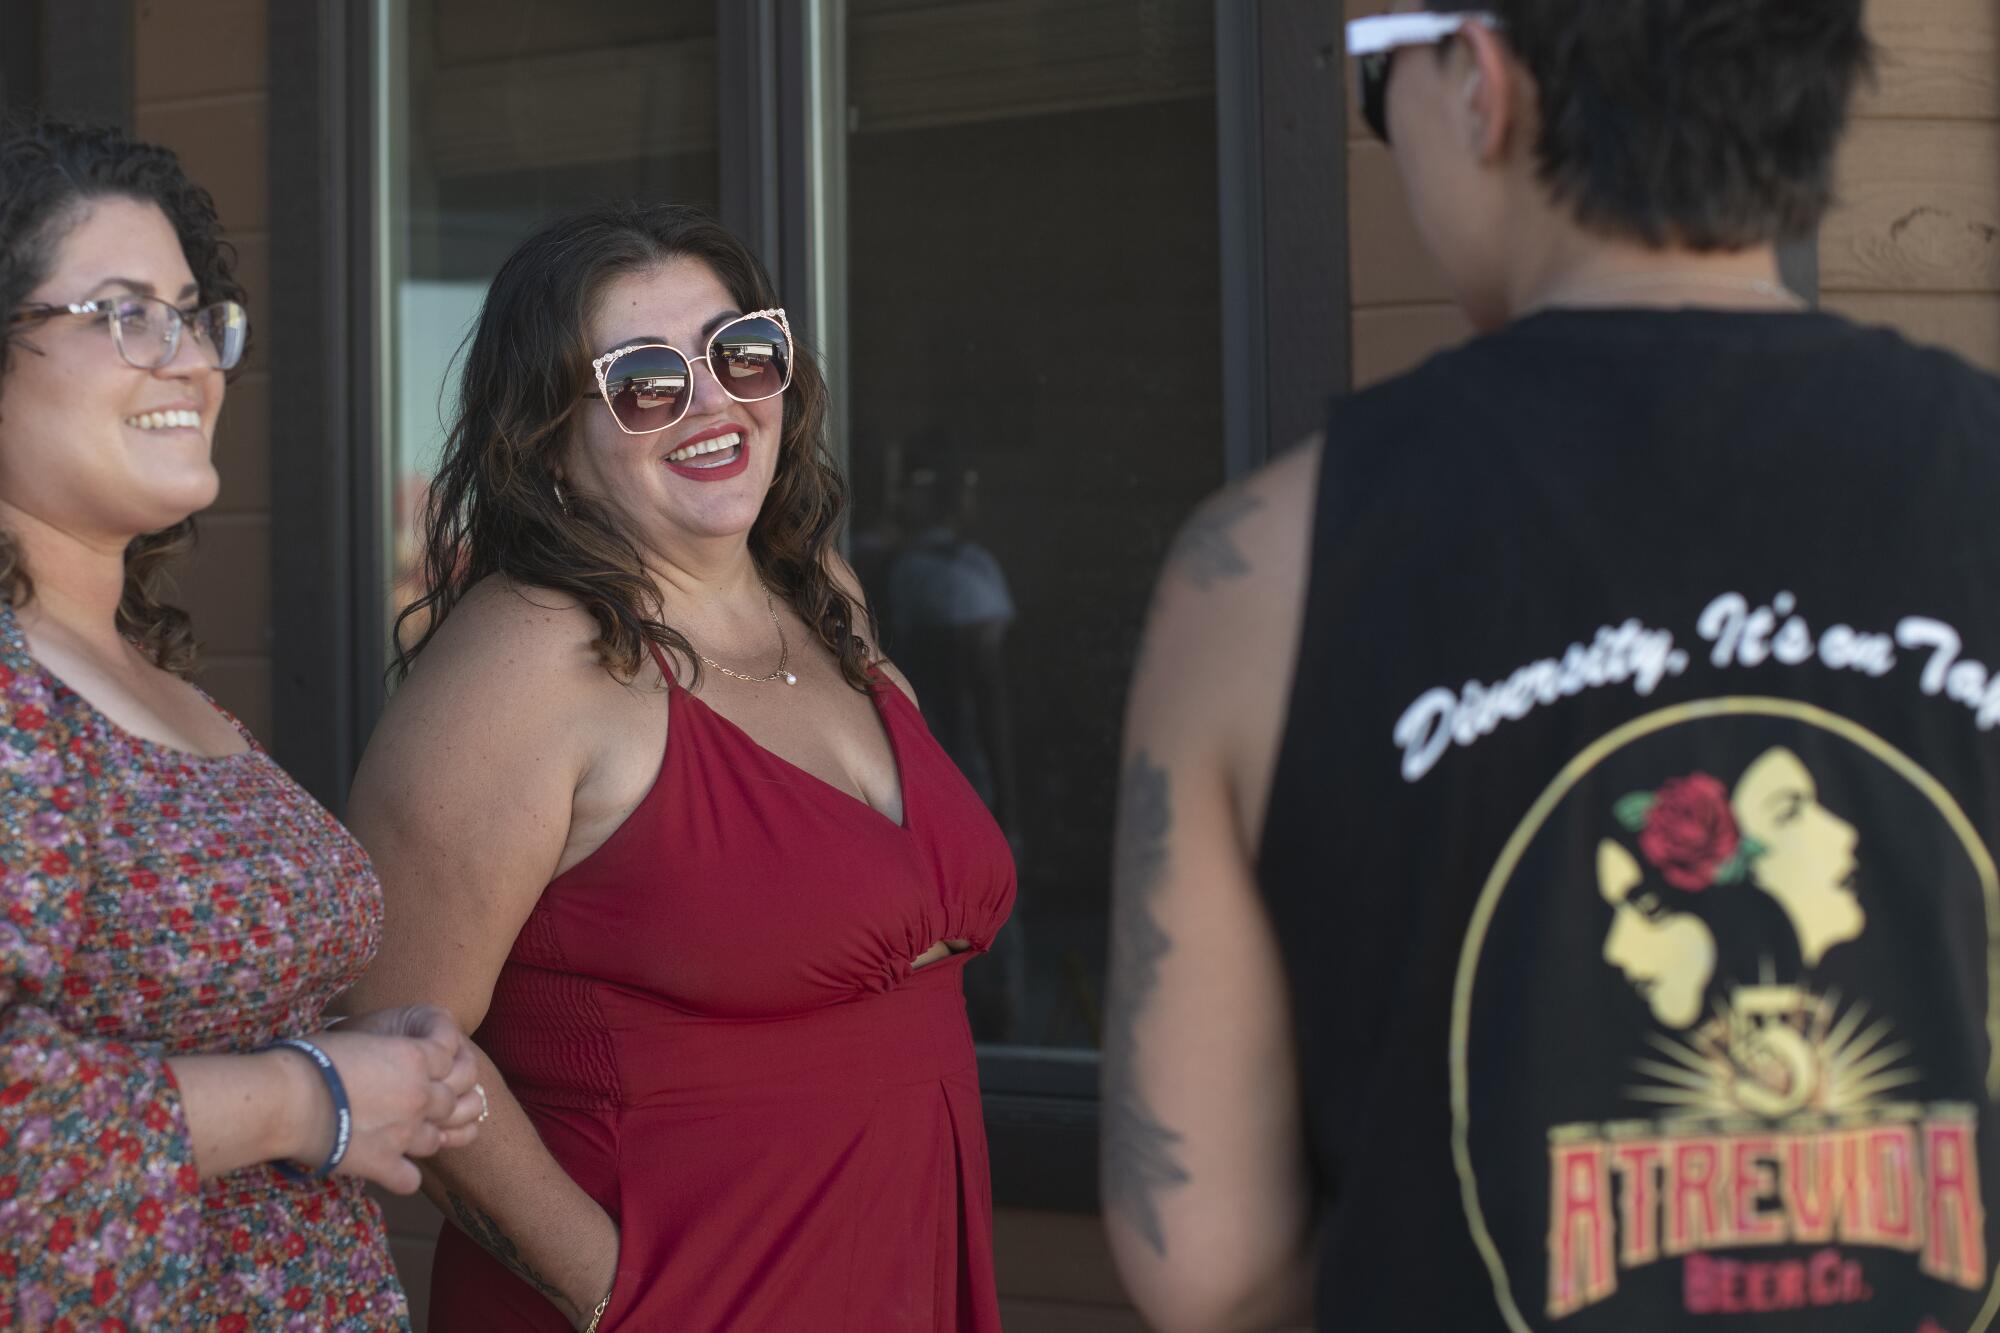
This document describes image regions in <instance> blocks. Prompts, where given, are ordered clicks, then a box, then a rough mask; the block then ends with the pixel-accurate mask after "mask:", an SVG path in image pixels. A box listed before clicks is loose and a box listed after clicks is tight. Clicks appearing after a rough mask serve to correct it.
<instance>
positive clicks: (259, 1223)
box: [0, 607, 409, 1333]
mask: <svg viewBox="0 0 2000 1333" xmlns="http://www.w3.org/2000/svg"><path fill="white" fill-rule="evenodd" d="M232 721H233V719H232ZM245 735H246V737H247V735H248V733H247V732H246V733H245ZM0 912H4V916H0V1329H7V1330H15V1329H20V1330H49V1331H50V1333H58V1331H61V1330H75V1331H76V1333H84V1330H91V1331H93V1333H95V1331H96V1330H128V1329H141V1328H174V1329H200V1330H221V1331H224V1333H228V1331H230V1330H237V1331H240V1333H251V1331H252V1330H254V1331H256V1333H263V1331H264V1330H308V1329H311V1330H318V1329H331V1330H343V1331H347V1330H353V1331H357V1333H358V1331H359V1330H364V1329H365V1330H378V1329H407V1328H408V1327H409V1317H408V1313H407V1310H406V1306H405V1302H404V1298H403V1293H402V1289H401V1288H400V1287H399V1286H398V1285H397V1282H396V1278H395V1274H394V1270H393V1268H392V1266H391V1263H390V1259H389V1250H388V1240H387V1235H386V1232H385V1230H384V1227H383V1222H382V1215H381V1211H380V1210H379V1209H378V1208H377V1207H376V1206H375V1204H374V1203H373V1201H371V1200H370V1199H369V1198H368V1197H367V1196H366V1195H365V1194H364V1193H363V1191H362V1187H361V1184H360V1182H359V1181H357V1180H354V1179H351V1178H343V1179H337V1180H332V1181H324V1182H315V1183H294V1182H289V1181H287V1180H285V1179H284V1178H283V1177H281V1176H280V1175H279V1174H278V1173H277V1172H276V1171H274V1170H272V1169H271V1168H270V1167H268V1166H258V1167H253V1168H250V1169H247V1170H243V1171H239V1172H236V1173H234V1174H232V1175H229V1176H226V1177H223V1178H221V1179H216V1180H208V1181H203V1180H201V1179H200V1178H199V1175H198V1173H197V1171H196V1169H195V1163H194V1154H193V1148H192V1145H191V1143H190V1140H189V1137H188V1128H187V1122H186V1119H185V1115H184V1113H183V1108H182V1104H181V1099H180V1093H179V1090H178V1089H177V1088H176V1086H175V1083H174V1079H173V1074H172V1071H171V1069H170V1068H169V1066H168V1064H167V1057H169V1056H172V1055H185V1054H195V1053H226V1052H240V1051H247V1050H250V1049H253V1048H254V1047H256V1046H259V1045H262V1044H263V1043H265V1042H267V1041H269V1040H271V1039H272V1038H273V1037H276V1036H281V1035H286V1034H295V1033H301V1032H310V1031H313V1030H316V1029H317V1028H319V1027H320V1026H321V1013H322V1010H323V1009H324V1007H325V1005H326V1002H327V1001H328V1000H329V999H331V998H332V997H333V996H334V995H336V994H338V993H339V992H340V991H341V990H343V989H345V988H346V987H347V986H349V985H351V984H352V983H353V982H354V980H355V978H357V977H358V976H359V975H360V974H361V971H362V969H363V968H364V967H366V965H367V963H368V961H369V960H370V959H371V958H372V957H373V956H374V952H375V947H376V944H377V941H378V938H379V935H380V931H381V922H382V898H381V887H380V885H379V883H378V882H377V881H376V879H375V875H374V872H373V870H372V869H371V868H370V866H369V863H368V858H367V854H366V853H365V852H363V851H362V849H361V848H360V846H359V845H358V844H357V843H355V841H354V840H353V839H352V838H351V837H350V836H349V835H348V834H347V832H346V831H345V830H344V829H343V828H342V827H341V826H340V824H339V823H338V822H337V821H336V820H334V818H333V817H332V816H331V815H329V814H328V813H327V812H326V811H325V809H323V808H322V807H321V806H320V805H319V804H318V803H317V802H315V801H314V800H313V799H312V797H310V796H309V795H307V794H306V793H305V791H304V790H302V789H301V788H300V787H299V786H298V784H296V783H295V782H293V781H292V780H291V779H290V778H289V777H287V776H286V775H285V773H284V771H283V770H282V769H280V768H279V767H278V766H277V765H276V764H275V763H274V762H272V760H271V759H270V757H269V756H268V755H267V754H265V753H264V751H263V750H262V749H261V748H260V747H258V746H257V744H256V743H255V742H254V741H252V742H251V744H250V749H249V750H248V751H247V752H245V753H243V754H238V755H228V756H224V757H221V758H208V757H204V756H201V755H195V754H189V753H186V752H183V751H179V750H174V749H171V748H168V747H166V746H162V745H157V744H155V743H153V742H150V741H146V740H144V739H142V738H140V737H137V736H134V735H132V734H130V733H128V732H125V731H123V730H121V729H120V728H119V727H118V726H117V725H116V724H115V723H113V722H111V721H110V719H108V718H106V717H105V716H104V715H103V714H101V713H99V712H98V711H97V710H96V709H94V708H92V707H91V706H90V705H89V704H88V703H86V702H85V701H84V700H83V699H82V698H81V697H80V696H78V695H77V694H75V693H74V692H72V691H71V690H69V689H68V688H67V687H66V686H64V685H63V684H62V682H61V681H59V680H57V679H56V678H55V677H53V676H52V675H51V674H49V673H48V672H47V671H46V670H45V669H44V668H43V667H42V666H41V665H40V664H39V663H37V662H36V661H35V660H34V658H32V657H31V656H30V655H29V653H28V651H27V648H26V644H25V642H24V641H23V639H22V637H21V633H20V629H19V627H18V625H17V624H16V623H15V619H14V615H13V612H12V611H11V610H10V609H8V608H5V607H0Z"/></svg>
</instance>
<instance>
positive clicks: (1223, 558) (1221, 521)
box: [1167, 492, 1264, 590]
mask: <svg viewBox="0 0 2000 1333" xmlns="http://www.w3.org/2000/svg"><path fill="white" fill-rule="evenodd" d="M1263 507H1264V502H1263V501H1262V500H1260V499H1258V498H1257V497H1256V496H1254V495H1247V494H1243V493H1241V492H1237V493H1235V494H1225V495H1219V496H1217V497H1216V498H1215V499H1213V500H1210V501H1209V502H1208V503H1207V504H1205V505H1203V506H1202V507H1201V508H1199V509H1197V510H1196V511H1195V513H1194V517H1192V518H1190V519H1189V520H1188V521H1187V523H1186V524H1185V525H1183V526H1182V528H1181V533H1180V536H1179V537H1176V538H1175V539H1174V546H1173V550H1172V551H1170V552H1168V554H1167V565H1168V568H1170V569H1173V570H1176V571H1178V572H1179V573H1181V574H1183V575H1185V576H1186V577H1187V578H1188V580H1189V581H1191V582H1192V583H1193V584H1194V586H1195V587H1197V588H1201V589H1204V590H1206V589H1207V588H1209V587H1210V586H1211V585H1213V584H1216V583H1220V582H1222V581H1223V580H1225V579H1234V578H1241V577H1242V576H1243V575H1245V574H1248V573H1249V572H1250V560H1249V557H1248V556H1246V555H1244V554H1243V549H1242V548H1241V547H1239V546H1238V545H1237V544H1236V539H1235V537H1233V536H1232V535H1231V533H1230V529H1232V528H1234V527H1235V526H1236V524H1237V523H1238V522H1239V521H1240V520H1241V519H1242V518H1243V517H1244V516H1245V515H1247V514H1253V513H1255V512H1256V511H1257V510H1259V509H1262V508H1263Z"/></svg>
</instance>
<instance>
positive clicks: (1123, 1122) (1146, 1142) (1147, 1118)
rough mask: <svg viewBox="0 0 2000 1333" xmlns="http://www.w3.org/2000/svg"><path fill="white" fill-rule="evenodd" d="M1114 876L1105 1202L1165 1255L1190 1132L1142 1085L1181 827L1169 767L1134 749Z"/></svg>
mask: <svg viewBox="0 0 2000 1333" xmlns="http://www.w3.org/2000/svg"><path fill="white" fill-rule="evenodd" d="M1119 805H1120V808H1119V817H1118V832H1117V837H1116V843H1115V848H1114V852H1113V857H1112V860H1113V864H1112V878H1113V880H1114V882H1115V887H1116V897H1117V905H1116V908H1115V909H1114V911H1113V914H1112V935H1111V1003H1110V1006H1109V1013H1108V1014H1107V1016H1106V1021H1105V1025H1104V1109H1103V1114H1104V1149H1103V1152H1104V1160H1103V1163H1102V1167H1101V1174H1102V1178H1103V1186H1104V1201H1105V1203H1106V1205H1107V1206H1109V1207H1112V1208H1115V1209H1117V1210H1118V1212H1120V1213H1121V1214H1122V1215H1123V1216H1124V1217H1125V1219H1126V1221H1128V1222H1130V1223H1131V1224H1132V1226H1133V1227H1134V1228H1136V1229H1137V1230H1138V1232H1139V1234H1140V1235H1141V1236H1143V1237H1145V1238H1146V1242H1147V1243H1148V1244H1149V1245H1151V1246H1152V1247H1153V1249H1154V1250H1155V1251H1156V1252H1158V1253H1159V1254H1160V1255H1162V1256H1164V1255H1165V1254H1166V1252H1167V1238H1166V1233H1165V1231H1164V1229H1163V1228H1162V1227H1161V1225H1160V1211H1159V1205H1158V1199H1159V1195H1160V1194H1161V1193H1162V1192H1163V1191H1165V1190H1169V1189H1172V1188H1173V1187H1174V1186H1176V1185H1183V1184H1186V1183H1187V1181H1188V1179H1189V1177H1188V1172H1187V1168H1186V1167H1184V1166H1182V1165H1181V1163H1180V1161H1179V1160H1178V1158H1177V1157H1176V1150H1177V1147H1178V1145H1179V1144H1180V1142H1181V1135H1180V1134H1179V1133H1178V1132H1176V1131H1175V1130H1173V1129H1171V1128H1169V1127H1168V1126H1166V1125H1165V1124H1162V1123H1161V1121H1160V1118H1159V1116H1158V1115H1157V1114H1156V1113H1155V1112H1154V1111H1153V1109H1152V1108H1151V1107H1150V1106H1148V1105H1147V1104H1146V1098H1145V1094H1144V1093H1143V1092H1141V1091H1140V1088H1139V1077H1138V1070H1137V1068H1136V1066H1137V1064H1138V1055H1139V1040H1138V1034H1137V1027H1138V1021H1139V1017H1140V1015H1141V1013H1142V1012H1143V1011H1144V1010H1145V1008H1146V1005H1147V1003H1148V1002H1149V1001H1150V1000H1151V999H1152V996H1153V992H1154V991H1155V990H1156V989H1157V988H1158V986H1159V981H1160V960H1161V959H1162V958H1165V957H1166V956H1167V954H1168V952H1169V951H1170V950H1172V948H1173V947H1174V942H1173V939H1172V937H1170V936H1169V935H1168V934H1167V932H1166V931H1165V930H1163V929H1161V928H1160V923H1159V921H1158V919H1157V918H1156V917H1155V916H1154V915H1153V906H1154V900H1155V899H1156V898H1157V897H1158V895H1159V890H1160V884H1161V882H1162V880H1163V879H1164V878H1165V875H1166V868H1167V831H1168V830H1169V829H1170V828H1171V827H1172V826H1173V811H1172V809H1171V804H1170V801H1169V798H1168V781H1167V771H1166V770H1165V769H1164V768H1161V767H1160V766H1159V765H1158V764H1155V763H1154V762H1153V761H1152V760H1151V759H1150V758H1148V757H1147V755H1146V752H1145V751H1144V750H1140V751H1137V752H1136V753H1134V754H1133V756H1132V759H1131V762H1130V763H1129V764H1128V765H1127V766H1126V769H1125V782H1124V787H1123V790H1122V792H1121V799H1120V802H1119Z"/></svg>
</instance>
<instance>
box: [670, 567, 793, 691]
mask: <svg viewBox="0 0 2000 1333" xmlns="http://www.w3.org/2000/svg"><path fill="white" fill-rule="evenodd" d="M757 586H758V587H760V588H763V589H764V609H765V610H766V611H768V612H770V613H771V628H772V629H774V630H776V631H778V669H777V670H776V671H773V672H772V673H771V674H770V675H768V676H746V675H744V674H743V673H742V672H741V671H731V670H730V669H729V668H728V667H726V666H724V665H722V663H720V662H718V661H716V660H715V659H714V658H712V657H710V656H709V655H708V654H707V653H705V652H703V651H702V650H701V649H699V648H697V649H695V650H694V655H695V656H696V657H699V658H700V659H701V660H702V661H703V662H704V663H705V664H707V665H708V666H712V667H714V668H715V669H716V670H717V671H720V672H721V673H722V674H723V675H725V676H728V677H729V678H730V679H732V680H740V681H745V682H748V683H749V684H751V685H768V684H770V683H771V682H772V681H774V680H782V681H784V682H785V684H787V685H796V684H798V683H799V678H798V677H797V676H795V675H793V674H792V673H791V672H789V671H787V670H785V664H786V663H787V662H788V661H790V660H791V655H792V649H791V645H790V644H788V643H786V642H785V626H784V624H783V622H781V621H780V620H779V619H778V608H777V606H776V605H774V604H773V603H772V601H771V589H770V587H769V585H767V584H766V583H765V582H764V581H763V580H762V579H759V580H757Z"/></svg>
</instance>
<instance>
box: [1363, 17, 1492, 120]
mask: <svg viewBox="0 0 2000 1333" xmlns="http://www.w3.org/2000/svg"><path fill="white" fill-rule="evenodd" d="M1469 23H1480V24H1484V25H1485V26H1486V27H1489V28H1497V27H1499V26H1500V20H1499V18H1497V17H1496V16H1494V15H1492V14H1488V13H1485V12H1483V11H1481V10H1473V9H1468V10H1464V11H1461V12H1459V13H1454V14H1432V13H1409V14H1377V15H1375V16H1374V17H1372V18H1365V19H1355V20H1354V21H1353V22H1351V23H1349V24H1348V25H1347V54H1349V55H1351V56H1353V57H1354V59H1355V63H1356V64H1358V65H1359V66H1360V67H1361V118H1362V119H1363V120H1365V121H1367V122H1368V128H1369V129H1371V130H1373V131H1374V132H1375V137H1376V138H1378V139H1380V140H1381V141H1382V142H1383V143H1387V142H1389V69H1390V67H1391V66H1392V65H1393V64H1394V63H1395V59H1396V52H1397V51H1399V50H1401V49H1402V48H1403V47H1406V46H1436V45H1437V44H1438V43H1440V42H1444V41H1448V40H1450V39H1451V38H1452V37H1454V36H1456V35H1457V34H1458V32H1459V31H1460V30H1461V29H1463V28H1464V27H1465V26H1466V25H1467V24H1469Z"/></svg>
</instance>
